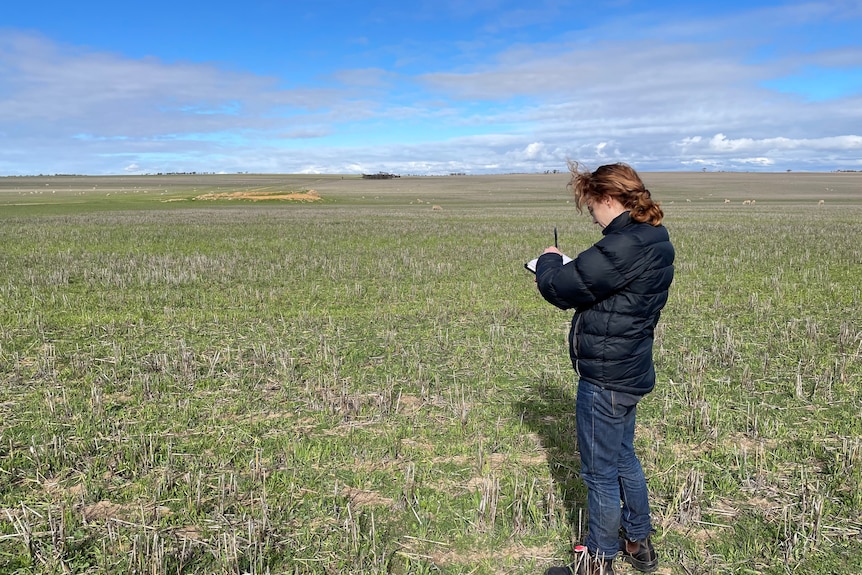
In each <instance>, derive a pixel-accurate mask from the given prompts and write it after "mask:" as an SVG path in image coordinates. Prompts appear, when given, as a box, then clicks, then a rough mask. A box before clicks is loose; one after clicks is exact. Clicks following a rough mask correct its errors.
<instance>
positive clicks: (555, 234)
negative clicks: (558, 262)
mask: <svg viewBox="0 0 862 575" xmlns="http://www.w3.org/2000/svg"><path fill="white" fill-rule="evenodd" d="M554 247H555V248H559V247H560V244H558V243H557V226H554Z"/></svg>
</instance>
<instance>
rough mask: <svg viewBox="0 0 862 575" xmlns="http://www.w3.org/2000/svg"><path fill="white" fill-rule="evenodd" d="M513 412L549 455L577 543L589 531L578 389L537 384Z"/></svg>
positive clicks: (549, 462) (549, 463) (550, 464)
mask: <svg viewBox="0 0 862 575" xmlns="http://www.w3.org/2000/svg"><path fill="white" fill-rule="evenodd" d="M530 391H531V393H529V394H528V395H527V396H526V397H525V398H524V399H523V400H521V401H519V402H516V403H515V405H514V409H515V411H516V413H517V414H518V416H519V417H521V418H522V420H523V422H524V425H526V426H527V427H528V428H529V429H530V430H532V431H533V432H535V433H536V434H537V435H538V436H539V439H540V441H541V443H542V447H544V448H545V450H546V451H547V454H548V467H549V468H550V471H551V476H552V477H553V479H554V482H555V483H556V485H557V490H558V493H559V494H560V496H561V497H562V500H563V504H564V506H565V509H566V516H567V519H568V521H569V524H570V525H572V526H574V527H575V528H576V529H575V533H574V535H575V536H576V538H577V539H579V540H580V539H581V534H582V532H585V530H586V525H585V522H586V507H587V488H586V485H584V482H583V481H582V480H581V478H580V469H581V459H580V456H579V454H578V435H577V428H576V426H575V387H574V386H572V387H571V388H561V387H559V386H557V385H548V384H547V383H544V382H538V383H535V384H533V385H531V386H530Z"/></svg>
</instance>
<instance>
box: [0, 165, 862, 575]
mask: <svg viewBox="0 0 862 575" xmlns="http://www.w3.org/2000/svg"><path fill="white" fill-rule="evenodd" d="M646 179H647V183H648V185H649V186H650V188H651V190H652V191H653V194H654V196H655V197H657V198H659V199H660V200H662V201H663V203H664V207H665V210H666V213H667V220H666V223H667V225H668V228H669V229H670V231H671V234H672V237H673V240H674V242H675V245H676V247H677V251H678V260H677V277H676V280H675V283H674V286H673V290H672V294H671V298H670V301H669V304H668V307H667V308H666V310H665V313H664V316H663V320H662V323H661V325H660V329H659V331H658V335H657V342H656V364H657V369H658V373H659V381H658V385H657V387H656V390H655V392H654V393H653V394H651V395H650V396H648V397H647V398H646V399H645V400H644V401H643V402H642V404H641V407H640V413H639V428H638V432H637V447H638V449H639V452H640V454H641V459H642V462H643V464H644V467H645V470H646V473H647V476H648V481H649V487H650V492H651V497H652V503H653V508H654V509H653V511H654V520H655V523H656V526H657V529H658V532H657V534H656V538H655V541H656V544H657V546H658V548H659V551H660V555H661V561H662V567H661V568H660V573H680V574H683V573H686V574H694V573H699V574H707V573H710V574H711V573H728V574H729V573H764V574H784V573H809V572H824V573H835V574H845V573H846V574H850V573H859V572H860V571H859V567H858V545H859V544H860V542H862V521H860V519H859V517H860V512H862V485H860V484H862V439H860V437H862V417H860V416H862V398H860V393H862V322H860V314H859V310H860V308H862V305H860V287H859V286H860V285H862V246H860V244H859V238H860V237H862V224H860V223H859V222H860V221H862V217H860V216H862V195H860V192H859V191H858V190H859V189H860V186H859V184H860V183H862V177H860V176H859V175H854V174H821V175H814V174H775V175H771V176H762V175H739V174H689V175H682V174H648V175H646ZM46 183H47V184H48V186H45V184H46ZM565 183H566V178H565V175H545V176H514V175H513V176H488V177H452V178H401V179H397V180H389V181H366V180H360V179H356V178H346V179H341V178H340V177H311V176H253V175H237V176H187V177H158V178H157V177H149V178H144V177H139V178H119V177H114V178H107V177H106V178H44V179H42V178H0V243H2V245H3V250H2V251H0V262H2V269H3V270H4V274H3V277H2V278H0V572H3V573H46V574H47V573H61V572H69V573H338V572H349V573H369V574H372V573H399V574H402V573H403V574H407V573H411V574H413V573H415V574H423V573H455V574H459V573H464V574H467V573H471V574H473V573H475V574H482V573H487V574H491V573H500V572H505V573H523V574H527V573H537V572H541V571H542V570H543V569H544V568H545V567H547V566H548V565H551V564H554V563H559V562H562V561H566V560H567V558H568V556H567V554H568V550H569V549H570V548H571V544H572V543H573V542H577V541H578V540H579V539H580V538H582V536H583V530H584V526H585V520H586V518H585V513H586V511H585V507H586V501H585V494H586V492H585V488H584V486H583V484H582V482H581V481H580V479H579V478H578V467H579V463H578V456H577V452H576V451H575V450H574V448H573V444H574V431H575V430H574V390H575V382H574V376H573V373H572V370H571V366H570V364H569V362H568V357H567V351H566V348H565V336H566V332H567V329H568V321H569V319H570V314H569V313H566V312H560V311H559V310H556V309H554V308H552V307H551V306H549V305H548V304H546V303H545V302H544V301H543V300H542V299H541V297H540V296H539V295H538V293H537V292H536V290H535V287H534V283H533V281H532V276H530V275H529V274H528V273H527V272H526V271H524V269H523V267H522V266H523V262H524V261H525V260H527V259H530V258H531V257H534V256H535V255H536V254H537V253H538V252H540V251H541V249H543V248H544V247H545V246H546V245H547V244H548V243H550V241H551V240H552V234H551V230H552V228H553V226H555V225H556V226H557V227H558V228H559V230H560V243H561V247H562V248H563V250H564V251H567V252H568V253H570V254H571V255H574V254H575V253H577V251H578V250H579V249H582V248H585V247H587V246H588V245H590V243H592V242H593V241H595V240H596V239H598V237H599V231H598V229H597V228H595V227H593V226H591V224H590V223H589V222H588V218H587V217H586V216H578V215H577V213H576V212H575V211H574V208H573V206H572V205H571V204H570V203H568V200H569V197H568V193H567V192H566V190H565ZM43 188H47V189H51V190H54V192H53V193H50V194H48V193H46V191H45V190H43ZM94 188H95V189H94ZM261 188H266V189H285V190H289V191H301V190H309V189H315V190H317V191H318V192H319V193H320V195H321V197H322V198H323V199H322V200H321V201H320V202H317V203H306V204H285V203H278V202H257V203H253V202H242V201H225V202H202V201H199V200H194V199H193V198H195V197H196V196H198V195H201V194H203V193H207V192H211V191H224V190H247V189H261ZM157 190H162V191H157ZM752 190H756V193H755V192H753V191H752ZM37 191H39V192H41V193H36V192H37ZM31 192H32V193H31ZM145 192H146V193H145ZM107 194H110V195H107ZM755 197H756V200H757V202H756V205H754V206H743V205H742V204H741V201H742V200H743V199H753V198H755ZM724 198H728V199H731V203H729V204H726V203H724V201H723V200H724ZM821 198H826V201H825V204H824V205H822V206H818V201H819V199H821ZM166 199H170V200H172V201H164V200H166ZM25 200H26V201H25ZM433 205H438V206H440V207H441V208H442V209H440V210H433V209H432V206H433ZM626 569H627V567H625V566H620V571H621V572H623V573H625V572H628V571H626ZM632 572H633V571H632Z"/></svg>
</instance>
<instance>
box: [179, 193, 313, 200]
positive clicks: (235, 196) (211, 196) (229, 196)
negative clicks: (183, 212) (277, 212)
mask: <svg viewBox="0 0 862 575" xmlns="http://www.w3.org/2000/svg"><path fill="white" fill-rule="evenodd" d="M195 199H196V200H251V201H253V202H257V201H260V200H286V201H294V202H316V201H318V200H320V199H321V197H320V194H318V193H317V192H316V191H315V190H308V191H307V192H286V191H255V190H251V191H238V192H210V193H208V194H201V195H200V196H195Z"/></svg>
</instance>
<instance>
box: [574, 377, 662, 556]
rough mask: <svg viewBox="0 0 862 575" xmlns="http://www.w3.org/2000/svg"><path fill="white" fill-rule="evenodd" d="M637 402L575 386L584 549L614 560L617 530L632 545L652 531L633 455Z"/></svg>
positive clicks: (595, 388)
mask: <svg viewBox="0 0 862 575" xmlns="http://www.w3.org/2000/svg"><path fill="white" fill-rule="evenodd" d="M640 399H641V396H639V395H631V394H628V393H621V392H619V391H610V390H607V389H602V388H601V387H598V386H596V385H593V384H591V383H587V382H586V381H584V380H581V381H580V382H578V398H577V405H576V408H575V413H576V416H577V426H578V447H579V449H580V453H581V477H582V478H583V480H584V483H586V484H587V510H588V511H589V520H588V524H587V525H588V528H589V533H588V534H587V540H586V541H585V545H586V547H587V549H588V550H589V552H590V553H591V554H599V555H602V554H604V555H605V556H606V557H613V556H615V555H616V553H617V551H618V550H619V530H620V527H623V528H624V529H625V531H626V536H627V538H628V539H630V540H632V541H635V540H641V539H646V537H647V536H648V535H649V534H650V533H651V532H652V524H651V522H650V508H649V501H648V493H647V486H646V479H645V478H644V472H643V468H641V463H640V461H639V460H638V458H637V456H636V455H635V451H634V437H635V415H636V413H637V404H638V401H639V400H640ZM620 501H622V506H620Z"/></svg>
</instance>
